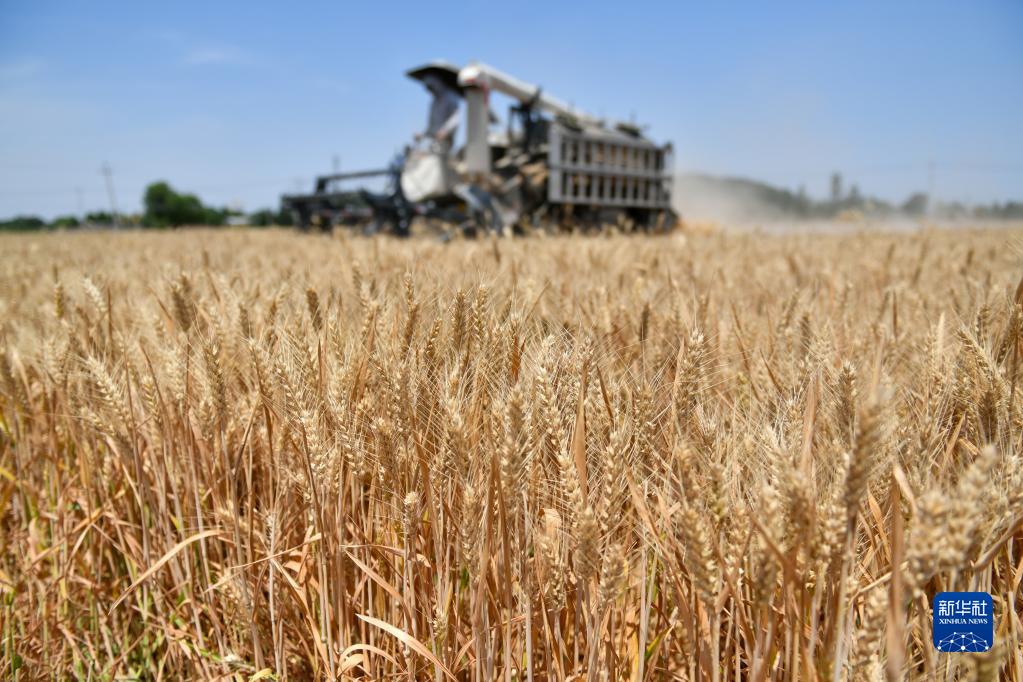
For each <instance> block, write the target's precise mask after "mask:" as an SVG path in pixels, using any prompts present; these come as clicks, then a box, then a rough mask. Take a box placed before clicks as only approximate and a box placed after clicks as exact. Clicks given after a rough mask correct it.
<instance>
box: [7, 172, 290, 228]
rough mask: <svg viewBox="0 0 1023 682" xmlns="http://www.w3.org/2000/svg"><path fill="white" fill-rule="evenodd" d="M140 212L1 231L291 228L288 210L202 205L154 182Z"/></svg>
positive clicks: (29, 223) (32, 219)
mask: <svg viewBox="0 0 1023 682" xmlns="http://www.w3.org/2000/svg"><path fill="white" fill-rule="evenodd" d="M142 206H143V212H142V213H140V214H118V215H116V216H115V215H114V214H112V213H110V212H108V211H92V212H89V213H86V214H84V215H82V216H77V215H64V216H58V217H57V218H54V219H53V220H50V221H46V220H43V219H42V218H40V217H38V216H32V215H25V216H16V217H14V218H10V219H8V220H2V221H0V231H21V230H44V229H76V228H80V227H92V226H97V227H110V226H114V225H121V226H125V227H147V228H170V227H180V226H182V225H205V226H211V227H219V226H222V225H229V224H239V225H251V226H256V227H266V226H269V225H291V224H292V217H291V214H290V213H289V212H287V211H282V210H276V211H275V210H273V209H269V208H264V209H260V210H258V211H254V212H252V213H244V212H242V211H235V210H232V209H229V208H225V207H216V206H209V205H206V204H204V203H203V202H202V201H201V200H200V199H199V197H198V196H196V195H195V194H189V193H186V192H179V191H177V190H175V189H174V188H173V187H171V185H170V184H169V183H167V182H166V181H163V180H160V181H158V182H153V183H151V184H149V185H148V186H147V187H146V191H145V192H144V193H143V195H142Z"/></svg>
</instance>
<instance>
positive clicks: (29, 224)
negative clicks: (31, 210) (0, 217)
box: [0, 215, 46, 232]
mask: <svg viewBox="0 0 1023 682" xmlns="http://www.w3.org/2000/svg"><path fill="white" fill-rule="evenodd" d="M44 227H46V221H45V220H43V219H42V218H39V217H37V216H34V215H20V216H16V217H14V218H11V219H9V220H4V221H0V231H10V232H14V231H22V230H41V229H43V228H44Z"/></svg>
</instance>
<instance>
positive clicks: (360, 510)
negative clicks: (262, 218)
mask: <svg viewBox="0 0 1023 682" xmlns="http://www.w3.org/2000/svg"><path fill="white" fill-rule="evenodd" d="M1021 236H1023V233H1021V232H1019V231H1015V230H980V229H978V230H966V229H957V230H930V231H915V232H911V233H903V234H885V233H863V234H859V233H856V234H852V233H851V234H828V235H823V234H818V235H807V234H790V235H771V236H766V235H756V234H705V235H696V234H688V235H687V234H684V233H676V234H673V235H667V236H656V237H630V236H592V237H577V236H564V237H546V238H545V237H534V238H528V239H515V240H509V239H501V240H497V241H492V240H489V239H481V240H478V241H465V242H462V241H459V242H453V243H449V244H440V243H435V242H432V241H428V240H408V241H397V240H391V239H385V238H376V239H368V238H353V237H347V236H344V235H336V236H332V237H327V236H318V235H317V236H314V235H300V234H297V233H293V232H288V231H282V230H280V231H279V230H267V231H245V230H225V231H220V232H217V231H180V232H161V233H152V234H147V233H142V232H126V233H77V234H75V233H73V234H66V235H18V236H3V237H0V535H2V543H3V548H2V551H0V598H2V599H0V678H2V679H18V680H22V679H24V680H28V679H83V680H86V679H87V680H113V679H145V680H150V679H163V680H176V679H218V678H219V679H230V680H242V681H244V680H260V679H262V680H266V679H280V680H285V679H287V680H328V679H329V680H335V679H375V680H376V679H381V680H382V679H431V680H437V681H441V680H445V679H455V680H511V679H515V680H526V679H532V680H711V681H713V682H718V681H719V680H732V679H742V680H758V681H759V680H822V681H835V682H837V681H840V680H875V679H887V680H903V679H912V680H916V679H921V680H948V679H958V678H961V679H999V678H1001V679H1021V678H1023V649H1021V644H1020V642H1021V638H1023V626H1021V622H1020V617H1021V614H1023V606H1021V604H1020V580H1021V574H1023V497H1021V495H1023V466H1021V462H1020V448H1021V442H1020V438H1021V434H1023V428H1021V427H1023V410H1021V405H1020V402H1021V401H1020V398H1019V396H1018V395H1017V391H1018V389H1017V367H1018V364H1019V360H1020V350H1021V347H1020V344H1021V340H1023V336H1021V335H1023V309H1021V307H1020V305H1021V303H1023V287H1020V286H1018V285H1020V282H1021V280H1020V277H1021V275H1023V267H1021V266H1023V256H1021V253H1023V251H1021V249H1020V248H1019V246H1018V244H1019V243H1020V237H1021ZM943 590H980V591H988V592H990V593H991V594H992V596H993V598H994V604H995V614H996V627H997V630H996V644H995V646H994V648H993V649H992V650H991V651H990V652H989V653H986V654H943V653H939V652H937V651H936V650H935V648H934V646H933V645H932V643H931V635H932V633H931V610H930V600H931V599H932V598H933V596H934V595H935V594H936V593H937V592H939V591H943Z"/></svg>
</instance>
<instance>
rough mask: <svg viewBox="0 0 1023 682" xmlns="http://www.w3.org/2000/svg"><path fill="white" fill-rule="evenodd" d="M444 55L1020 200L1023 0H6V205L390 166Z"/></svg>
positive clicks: (819, 172) (736, 161)
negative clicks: (106, 171) (425, 68)
mask: <svg viewBox="0 0 1023 682" xmlns="http://www.w3.org/2000/svg"><path fill="white" fill-rule="evenodd" d="M438 57H441V58H446V59H448V60H450V61H453V62H456V63H465V62H468V61H469V60H471V59H480V60H482V61H485V62H487V63H490V64H493V65H494V66H497V67H498V68H501V69H503V70H505V71H508V72H510V73H512V74H514V75H516V76H518V77H520V78H523V79H525V80H530V81H533V82H537V83H540V84H541V85H542V86H543V87H544V89H545V90H546V91H548V92H551V93H552V94H554V95H556V96H558V97H560V98H561V99H564V100H566V101H569V102H572V103H573V104H575V105H576V106H578V107H580V108H582V109H585V110H588V111H591V112H593V113H596V114H598V115H603V116H608V117H612V118H621V119H629V118H630V117H632V116H634V117H635V119H636V120H637V121H638V122H640V123H644V124H647V125H649V133H650V134H651V135H652V136H653V137H655V138H657V139H660V140H671V141H673V142H674V145H675V149H676V160H677V163H678V166H679V168H680V169H682V170H695V171H703V172H708V173H713V174H727V175H739V176H746V177H753V178H758V179H762V180H766V181H768V182H772V183H774V184H777V185H781V186H785V187H788V188H792V189H795V188H797V187H798V186H800V185H804V186H805V187H806V189H807V191H808V192H809V193H810V194H811V195H814V196H824V195H825V194H826V192H827V186H828V175H829V174H830V172H831V171H833V170H839V171H842V172H843V173H844V175H845V178H846V182H847V183H849V182H856V183H858V184H859V187H860V189H861V191H863V192H864V193H866V194H873V195H878V196H881V197H884V198H888V199H897V200H901V199H902V198H904V197H905V196H906V195H908V194H909V193H910V192H912V191H915V190H926V189H927V186H928V164H929V163H930V162H933V163H934V189H935V194H936V195H937V196H938V197H939V198H943V199H957V200H964V201H985V202H986V201H992V200H1005V199H1009V198H1016V199H1023V2H1020V1H1019V0H1005V1H1003V2H983V1H978V2H943V1H941V0H932V1H930V2H848V3H839V2H814V3H810V2H807V3H765V2H750V3H744V2H729V3H682V2H664V3H643V2H621V1H619V2H601V1H599V0H595V1H593V2H587V3H579V4H577V5H570V4H568V3H556V2H546V3H532V2H525V1H522V0H518V1H516V2H512V3H484V2H470V3H464V4H459V5H453V4H445V3H440V2H434V3H430V2H417V3H411V4H406V3H400V2H361V3H347V2H337V1H335V2H322V3H265V4H263V3H255V2H209V1H207V2H202V3H192V2H177V3H147V2H130V3H129V2H124V3H110V2H89V3H84V2H76V3H61V2H18V3H14V2H9V1H8V0H0V216H9V215H12V214H16V213H36V214H41V215H44V216H47V217H49V216H53V215H56V214H62V213H69V212H79V210H80V208H85V209H86V210H91V209H98V208H103V207H105V206H106V205H107V203H108V202H107V198H106V193H105V191H104V185H103V178H102V176H101V175H100V172H99V169H100V167H101V165H102V163H103V162H104V161H108V162H109V163H110V164H111V166H112V168H113V171H114V182H115V187H116V192H117V197H118V203H119V204H120V208H121V209H122V210H137V209H138V207H139V203H140V198H141V194H142V190H143V188H144V186H145V185H146V183H148V182H149V181H152V180H155V179H166V180H168V181H170V182H171V183H172V184H173V185H175V186H176V187H178V188H180V189H183V190H189V191H194V192H196V193H198V194H199V195H200V196H201V197H202V198H203V199H204V200H205V201H208V202H212V203H216V204H228V203H236V204H239V205H241V206H242V207H244V208H245V209H246V210H251V209H255V208H258V207H260V206H271V205H275V204H276V203H277V198H278V195H279V194H280V193H281V192H283V191H294V190H295V189H296V188H299V187H302V188H306V187H308V186H310V185H311V182H312V177H313V176H314V175H315V174H316V173H319V172H326V171H329V170H330V169H331V166H332V159H333V157H334V155H340V157H341V166H342V168H345V169H349V170H353V169H358V168H366V167H377V166H381V165H383V164H384V163H385V162H386V161H387V160H388V159H389V158H390V157H391V156H392V155H393V154H394V153H395V152H396V151H398V149H399V148H400V146H401V145H402V144H403V142H404V141H405V140H407V139H408V138H409V137H410V136H411V134H412V133H413V132H415V131H416V130H418V129H420V128H421V127H422V126H423V124H424V120H425V116H426V106H427V102H428V99H427V96H426V94H425V92H424V91H423V90H422V88H421V87H419V86H418V85H417V84H415V83H413V82H412V81H409V80H407V79H406V78H405V77H404V76H403V72H404V70H405V69H407V68H408V67H410V66H413V65H416V64H418V63H421V62H424V61H427V60H430V59H433V58H438ZM499 113H501V114H503V113H504V111H503V110H502V111H499ZM683 210H684V207H683Z"/></svg>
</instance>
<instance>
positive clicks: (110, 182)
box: [100, 161, 120, 228]
mask: <svg viewBox="0 0 1023 682" xmlns="http://www.w3.org/2000/svg"><path fill="white" fill-rule="evenodd" d="M100 173H102V174H103V178H104V179H105V180H106V183H107V197H109V199H110V219H111V221H112V222H113V223H114V227H115V228H117V227H120V223H119V221H118V220H117V197H116V196H115V195H114V171H113V169H112V168H111V167H110V163H109V162H107V161H104V162H103V167H102V168H101V169H100Z"/></svg>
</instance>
